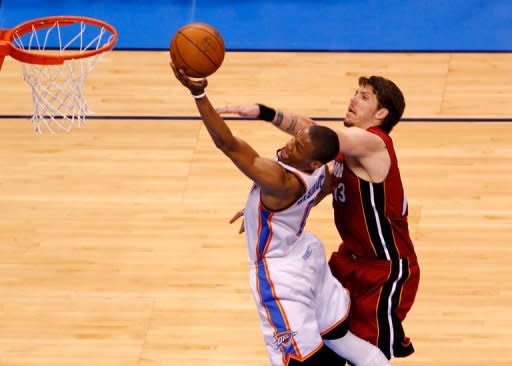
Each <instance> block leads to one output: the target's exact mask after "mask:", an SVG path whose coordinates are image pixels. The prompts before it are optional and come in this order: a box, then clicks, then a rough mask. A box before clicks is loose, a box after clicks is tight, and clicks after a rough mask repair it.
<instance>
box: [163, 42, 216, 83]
mask: <svg viewBox="0 0 512 366" xmlns="http://www.w3.org/2000/svg"><path fill="white" fill-rule="evenodd" d="M179 35H181V36H183V35H182V34H181V33H179ZM183 38H186V37H183ZM187 40H188V39H187ZM188 41H189V43H192V42H190V40H188ZM192 44H193V43H192ZM194 46H195V45H194ZM173 48H174V49H175V54H176V55H177V56H179V58H180V59H181V64H183V65H186V66H187V68H188V71H192V72H194V75H193V74H191V73H190V72H188V74H190V76H192V77H195V75H200V74H201V70H197V69H195V68H193V67H192V66H190V65H189V64H188V63H187V62H186V61H185V57H183V55H182V54H181V52H180V48H179V47H178V40H177V39H176V42H175V44H174V43H173ZM214 65H215V64H214ZM215 66H216V65H215ZM185 71H187V70H185Z"/></svg>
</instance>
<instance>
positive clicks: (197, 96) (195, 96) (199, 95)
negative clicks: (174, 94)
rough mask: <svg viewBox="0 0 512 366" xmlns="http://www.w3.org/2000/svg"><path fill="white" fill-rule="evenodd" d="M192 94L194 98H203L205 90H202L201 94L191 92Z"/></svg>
mask: <svg viewBox="0 0 512 366" xmlns="http://www.w3.org/2000/svg"><path fill="white" fill-rule="evenodd" d="M192 96H193V97H194V99H201V98H204V97H206V90H205V91H204V92H202V93H201V94H198V95H194V94H192Z"/></svg>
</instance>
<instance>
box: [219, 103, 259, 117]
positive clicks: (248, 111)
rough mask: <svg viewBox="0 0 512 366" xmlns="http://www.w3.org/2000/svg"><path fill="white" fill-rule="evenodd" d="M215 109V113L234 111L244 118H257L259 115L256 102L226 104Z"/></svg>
mask: <svg viewBox="0 0 512 366" xmlns="http://www.w3.org/2000/svg"><path fill="white" fill-rule="evenodd" d="M215 110H216V111H217V113H234V114H238V115H239V116H240V117H246V118H258V116H259V115H260V106H259V105H257V104H242V105H227V106H224V107H219V108H216V109H215Z"/></svg>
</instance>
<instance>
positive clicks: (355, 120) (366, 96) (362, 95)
mask: <svg viewBox="0 0 512 366" xmlns="http://www.w3.org/2000/svg"><path fill="white" fill-rule="evenodd" d="M379 109H380V108H379V102H378V101H377V95H376V94H375V92H374V91H373V87H372V86H371V85H365V86H360V87H359V88H358V89H357V90H356V92H355V94H354V96H353V97H352V98H351V99H350V103H349V105H348V109H347V113H346V115H345V121H344V124H345V126H347V127H351V126H356V127H361V128H367V127H369V125H374V124H375V123H376V122H379V123H380V120H378V119H377V117H376V113H377V111H378V110H379Z"/></svg>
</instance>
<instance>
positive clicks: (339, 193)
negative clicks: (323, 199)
mask: <svg viewBox="0 0 512 366" xmlns="http://www.w3.org/2000/svg"><path fill="white" fill-rule="evenodd" d="M334 200H335V201H336V202H342V203H344V202H345V201H346V200H347V197H346V196H345V184H344V183H338V185H337V186H336V190H335V191H334Z"/></svg>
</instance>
